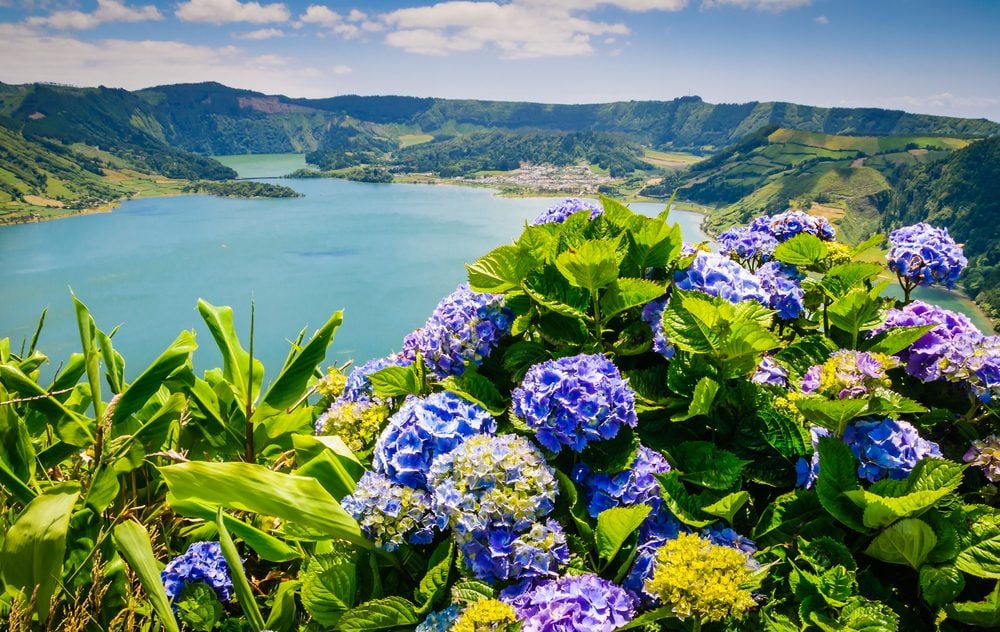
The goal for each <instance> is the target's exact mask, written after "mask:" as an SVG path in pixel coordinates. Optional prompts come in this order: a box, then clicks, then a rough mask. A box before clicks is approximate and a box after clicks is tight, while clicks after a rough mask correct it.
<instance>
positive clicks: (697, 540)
mask: <svg viewBox="0 0 1000 632" xmlns="http://www.w3.org/2000/svg"><path fill="white" fill-rule="evenodd" d="M750 560H751V558H748V557H747V555H746V554H745V553H743V552H742V551H739V550H737V549H735V548H732V547H729V546H719V545H717V544H713V543H712V542H710V541H709V540H707V539H705V538H702V537H700V536H698V535H697V534H693V533H681V534H679V535H678V536H677V538H675V539H673V540H668V541H667V542H666V543H665V544H664V545H663V546H662V547H661V548H660V550H659V553H658V554H657V560H656V568H655V570H654V572H653V578H652V579H650V580H649V581H648V582H646V587H645V589H646V592H648V593H649V594H650V595H651V596H653V597H655V598H657V599H659V600H660V601H662V602H663V604H664V605H665V606H668V607H670V608H671V609H672V610H673V613H674V616H676V617H678V618H679V619H687V618H688V617H697V618H698V619H699V620H701V621H721V620H722V619H725V618H726V617H739V616H741V615H742V614H743V613H744V612H746V611H747V610H749V609H750V608H752V607H754V606H755V605H756V602H755V601H754V599H753V596H752V595H751V594H750V591H749V590H746V589H745V588H742V586H743V585H744V584H745V583H746V582H747V580H748V579H749V577H750V572H751V570H753V565H752V564H751V561H750Z"/></svg>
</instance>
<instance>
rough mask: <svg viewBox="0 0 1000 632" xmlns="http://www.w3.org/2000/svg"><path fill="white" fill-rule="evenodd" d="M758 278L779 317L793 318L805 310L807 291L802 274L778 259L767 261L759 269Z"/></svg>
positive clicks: (770, 304) (769, 304)
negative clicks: (800, 282) (803, 286)
mask: <svg viewBox="0 0 1000 632" xmlns="http://www.w3.org/2000/svg"><path fill="white" fill-rule="evenodd" d="M756 274H757V279H758V280H760V286H761V288H762V289H763V290H764V293H765V294H766V295H767V301H766V302H764V305H767V306H768V307H770V308H771V309H773V310H775V311H777V312H778V318H780V319H782V320H792V319H793V318H798V317H799V314H801V313H802V312H803V311H804V310H805V306H804V303H803V302H804V300H805V292H803V291H802V286H801V285H799V281H800V280H801V278H802V275H801V274H799V273H798V271H797V270H796V269H795V268H793V267H791V266H786V265H783V264H781V263H779V262H777V261H771V262H768V263H765V264H764V265H762V266H761V267H759V268H758V269H757V273H756Z"/></svg>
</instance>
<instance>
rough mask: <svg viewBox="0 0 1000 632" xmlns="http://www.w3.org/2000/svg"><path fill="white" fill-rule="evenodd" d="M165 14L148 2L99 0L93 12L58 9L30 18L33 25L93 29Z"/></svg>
mask: <svg viewBox="0 0 1000 632" xmlns="http://www.w3.org/2000/svg"><path fill="white" fill-rule="evenodd" d="M162 19H163V14H161V13H160V11H159V9H157V8H156V7H155V6H153V5H151V4H148V5H144V6H140V7H128V6H125V3H124V2H120V1H119V0H97V8H96V9H94V11H92V12H91V13H84V12H83V11H56V12H54V13H52V14H51V15H47V16H35V17H30V18H28V24H30V25H31V26H48V27H51V28H54V29H61V30H67V29H71V30H84V29H92V28H94V27H95V26H98V25H100V24H104V23H105V22H145V21H147V20H162Z"/></svg>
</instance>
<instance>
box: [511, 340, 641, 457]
mask: <svg viewBox="0 0 1000 632" xmlns="http://www.w3.org/2000/svg"><path fill="white" fill-rule="evenodd" d="M511 396H512V398H513V406H512V410H513V412H514V414H515V415H517V416H518V417H520V418H521V419H523V420H525V422H527V424H528V425H529V426H530V427H531V428H532V429H533V430H535V432H536V433H537V437H538V441H539V443H541V444H542V445H543V446H545V447H546V448H548V449H549V450H552V451H553V452H558V451H559V449H560V448H561V447H562V446H564V445H565V446H569V447H570V449H572V450H574V451H576V452H580V451H582V450H583V449H584V448H585V447H587V444H588V443H590V442H591V441H600V440H603V439H612V438H614V437H615V436H616V435H617V434H618V430H619V428H620V427H621V425H622V424H625V425H627V426H631V427H633V428H634V427H635V425H636V423H638V417H637V416H636V413H635V392H634V391H632V389H631V388H630V387H629V385H628V382H627V380H624V379H622V376H621V373H619V372H618V367H616V366H615V365H614V363H612V362H611V360H609V359H607V358H605V357H604V356H602V355H587V354H580V355H575V356H571V357H567V358H559V359H557V360H548V361H546V362H542V363H541V364H536V365H535V366H533V367H531V368H530V369H528V372H527V373H526V374H525V376H524V380H523V381H522V382H521V386H519V387H517V388H515V389H514V391H513V393H511Z"/></svg>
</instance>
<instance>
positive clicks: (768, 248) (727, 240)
mask: <svg viewBox="0 0 1000 632" xmlns="http://www.w3.org/2000/svg"><path fill="white" fill-rule="evenodd" d="M718 241H719V252H721V253H722V254H724V255H726V256H728V257H732V258H734V259H736V260H737V261H740V262H742V263H751V262H754V261H767V260H768V259H770V258H771V255H773V254H774V249H775V248H777V247H778V240H777V239H775V238H774V236H773V235H771V233H769V232H766V231H762V230H753V229H751V228H750V227H749V226H733V227H732V228H730V229H729V230H727V231H725V232H723V233H722V234H721V235H719V239H718Z"/></svg>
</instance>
